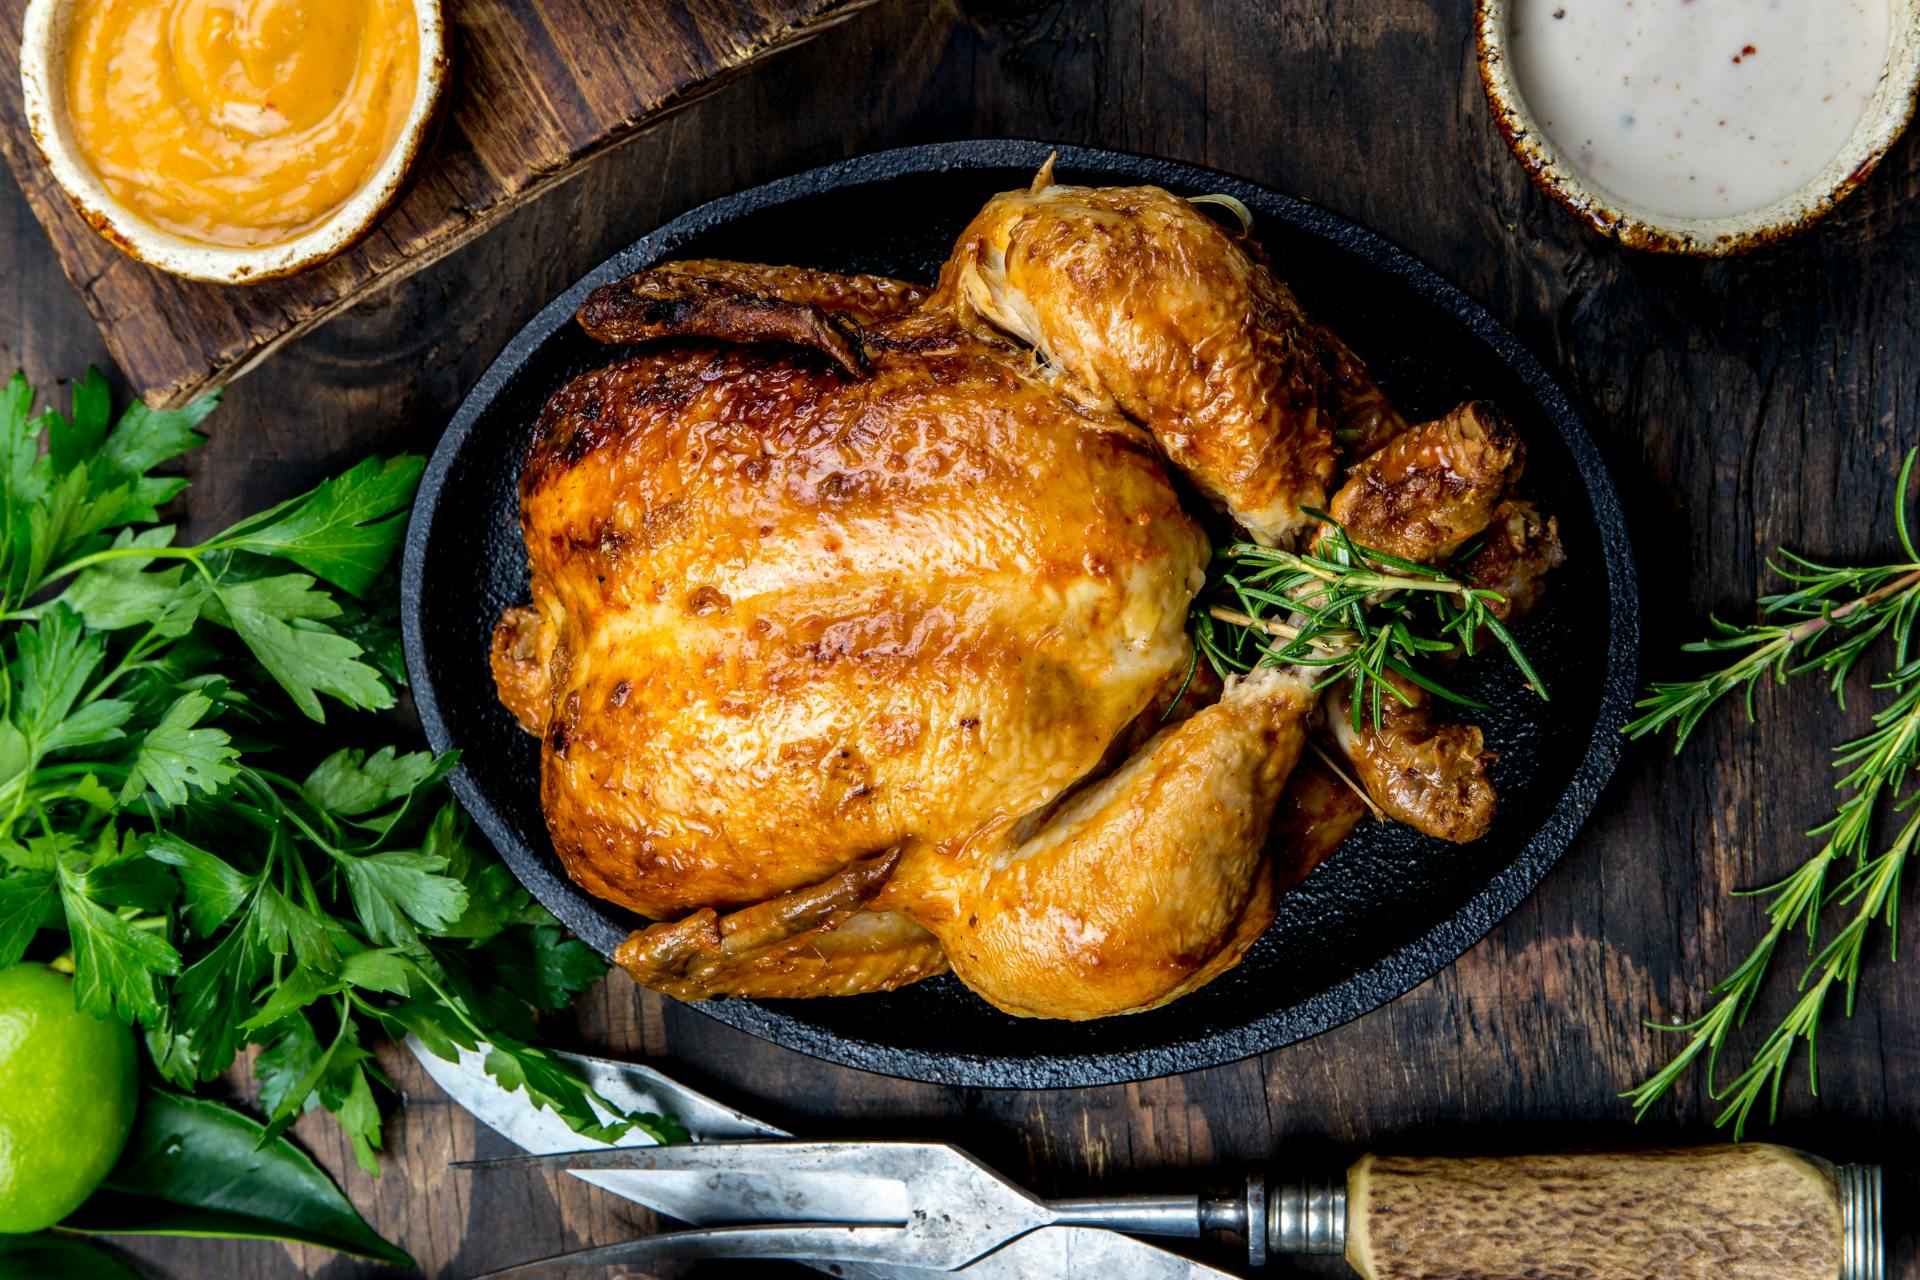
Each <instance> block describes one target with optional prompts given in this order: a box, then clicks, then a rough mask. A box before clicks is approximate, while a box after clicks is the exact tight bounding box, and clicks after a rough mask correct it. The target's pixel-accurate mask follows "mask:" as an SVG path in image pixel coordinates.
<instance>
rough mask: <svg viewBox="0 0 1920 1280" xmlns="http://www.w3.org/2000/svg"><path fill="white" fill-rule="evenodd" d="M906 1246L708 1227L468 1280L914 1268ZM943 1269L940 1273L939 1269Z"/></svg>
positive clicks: (835, 1234) (889, 1240) (854, 1235)
mask: <svg viewBox="0 0 1920 1280" xmlns="http://www.w3.org/2000/svg"><path fill="white" fill-rule="evenodd" d="M912 1254H913V1248H912V1242H911V1241H909V1240H908V1238H907V1235H906V1232H904V1231H903V1230H901V1229H900V1228H899V1227H872V1226H832V1225H826V1224H820V1225H814V1226H805V1227H792V1226H775V1227H713V1228H709V1229H706V1230H700V1231H669V1232H665V1233H663V1234H661V1235H656V1236H644V1237H642V1238H641V1239H638V1240H629V1241H626V1242H625V1243H622V1244H610V1245H603V1246H601V1247H600V1248H597V1249H582V1250H580V1251H579V1252H577V1253H566V1254H561V1255H559V1256H558V1257H553V1258H540V1259H537V1260H535V1261H532V1262H523V1263H520V1264H519V1265H517V1266H512V1267H503V1268H501V1269H500V1270H498V1271H488V1272H485V1273H483V1274H481V1275H477V1276H474V1277H473V1278H472V1280H509V1277H511V1280H533V1277H536V1276H543V1275H548V1274H551V1273H555V1272H559V1271H563V1270H565V1269H566V1268H568V1267H596V1266H615V1265H629V1266H631V1265H639V1264H644V1263H649V1262H663V1261H666V1260H667V1259H670V1258H790V1259H794V1260H796V1261H809V1260H811V1261H835V1262H882V1263H885V1262H896V1261H897V1262H903V1263H905V1264H906V1265H909V1266H911V1265H916V1262H915V1259H914V1258H913V1256H912ZM942 1269H944V1268H942Z"/></svg>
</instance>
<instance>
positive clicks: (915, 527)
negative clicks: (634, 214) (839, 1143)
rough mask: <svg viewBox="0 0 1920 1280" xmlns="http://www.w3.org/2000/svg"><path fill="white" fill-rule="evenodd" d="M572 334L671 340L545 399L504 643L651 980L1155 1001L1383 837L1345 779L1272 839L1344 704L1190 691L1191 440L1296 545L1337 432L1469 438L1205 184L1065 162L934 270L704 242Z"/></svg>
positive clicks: (1223, 492) (1236, 510)
mask: <svg viewBox="0 0 1920 1280" xmlns="http://www.w3.org/2000/svg"><path fill="white" fill-rule="evenodd" d="M580 320H581V323H582V324H583V326H584V327H585V328H586V329H587V330H588V332H589V333H591V334H593V335H594V336H596V337H598V338H600V339H602V340H604V341H608V342H618V343H635V342H651V341H652V340H654V339H662V338H665V339H675V341H673V342H672V343H671V344H668V345H652V346H647V347H642V348H639V349H637V350H635V351H633V352H630V353H628V354H627V355H626V356H625V357H624V358H622V359H619V360H616V361H615V362H614V363H612V364H609V365H608V366H606V367H605V368H602V369H598V370H595V371H593V372H591V373H587V374H584V375H582V376H580V377H578V378H576V379H575V380H574V381H573V382H571V383H569V384H568V385H567V386H565V387H563V388H562V389H561V390H560V391H559V392H557V393H556V394H555V395H554V396H553V398H552V399H551V400H550V401H549V402H548V404H547V406H546V408H545V409H544V411H543V412H542V414H541V415H540V418H539V420H538V421H537V422H536V424H535V426H534V430H533V436H532V441H531V443H530V446H529V449H528V453H527V457H526V462H525V466H524V468H523V470H522V473H521V478H520V500H521V525H522V532H523V534H524V537H525V541H526V546H527V552H528V558H529V562H530V565H531V569H532V577H533V592H532V595H533V603H532V605H531V606H530V607H524V608H519V609H512V610H508V611H507V613H506V614H505V615H504V616H503V617H502V619H501V621H500V624H499V627H498V628H497V630H496V632H495V636H494V643H493V650H492V654H491V661H492V663H493V669H494V674H495V679H496V682H497V684H498V686H499V690H500V695H501V698H502V701H503V702H504V703H505V704H506V705H507V706H508V708H509V709H510V710H512V711H513V713H514V714H515V716H516V718H518V719H519V720H520V722H521V723H522V724H523V725H524V726H526V727H527V728H528V729H529V730H530V731H531V732H535V733H538V734H539V735H540V736H541V738H542V747H541V753H540V758H541V800H542V805H543V807H544V809H545V812H546V818H547V824H548V827H549V830H550V832H551V834H552V837H553V842H554V846H555V848H556V849H557V850H558V852H559V854H560V857H561V858H562V860H563V861H564V862H565V864H566V867H567V870H568V872H569V874H571V875H572V876H573V878H574V879H575V880H576V881H578V882H579V883H580V884H581V885H583V886H584V887H585V888H587V889H588V890H590V891H591V892H593V893H595V894H598V895H600V896H602V897H605V898H608V899H610V900H612V901H615V902H618V903H621V904H623V905H625V906H628V907H630V908H632V909H634V910H636V911H639V912H641V913H642V914H645V915H647V916H650V917H653V918H654V919H655V920H657V921H659V922H660V923H657V924H654V925H652V926H650V927H648V928H646V929H644V930H642V931H640V932H638V933H636V934H635V935H634V936H633V937H632V938H630V939H629V940H628V942H627V943H626V944H625V945H624V946H623V947H622V948H621V949H620V953H619V959H620V962H621V963H622V965H623V966H624V967H626V968H627V969H628V971H629V972H630V973H632V974H633V975H634V976H635V977H636V978H637V979H639V980H640V981H642V982H645V983H647V984H648V985H650V986H653V987H656V988H658V989H660V990H663V991H667V992H669V993H672V994H674V995H677V996H680V997H682V998H686V999H700V998H705V997H707V996H713V995H728V994H732V995H779V996H793V995H809V994H848V993H852V992H858V991H872V990H883V989H887V988H890V987H894V986H898V985H900V984H901V983H905V982H911V981H915V980H917V979H919V978H922V977H925V976H927V975H929V974H932V973H937V972H940V971H942V970H943V969H945V968H946V967H947V966H948V965H949V964H951V966H952V968H953V970H954V971H955V972H956V973H957V974H958V976H959V977H960V978H961V979H962V980H963V981H965V982H966V983H967V984H968V985H970V986H971V987H972V988H973V989H974V990H975V991H977V992H979V993H980V994H981V995H982V996H984V997H985V998H986V999H988V1000H989V1001H991V1002H992V1003H994V1004H995V1005H997V1006H999V1007H1000V1008H1002V1009H1005V1010H1007V1011H1009V1012H1013V1013H1017V1014H1023V1015H1030V1016H1039V1017H1053V1018H1069V1019H1082V1018H1097V1017H1104V1016H1108V1015H1111V1014H1118V1013H1126V1012H1131V1011H1135V1010H1141V1009H1149V1008H1153V1007H1155V1006H1157V1005H1160V1004H1164V1003H1165V1002H1167V1001H1169V1000H1172V999H1175V998H1177V997H1178V996H1180V995H1182V994H1184V993H1185V992H1188V991H1191V990H1193V989H1194V988H1195V987H1197V986H1199V985H1201V984H1203V983H1205V982H1207V981H1209V980H1211V979H1212V978H1214V977H1216V976H1217V975H1219V974H1220V973H1221V972H1223V971H1225V970H1226V969H1228V968H1230V967H1231V966H1233V965H1234V964H1237V963H1238V962H1239V960H1240V958H1241V957H1242V956H1243V955H1244V954H1245V952H1246V950H1247V948H1248V947H1249V946H1251V945H1252V943H1253V942H1254V940H1255V939H1257V938H1258V937H1259V935H1260V934H1261V933H1262V932H1263V931H1264V930H1265V929H1266V927H1267V925H1268V923H1269V922H1270V921H1271V919H1272V916H1273V910H1274V905H1273V904H1274V898H1275V895H1276V894H1277V893H1278V892H1279V891H1281V890H1282V889H1284V888H1285V887H1286V886H1287V885H1289V884H1291V883H1292V881H1293V880H1295V879H1297V878H1298V877H1299V876H1300V875H1304V874H1305V872H1306V871H1307V870H1308V869H1310V868H1311V866H1312V865H1313V864H1314V863H1316V862H1318V861H1319V859H1320V858H1322V857H1324V856H1325V853H1326V851H1327V850H1329V849H1330V848H1331V847H1332V844H1333V843H1337V837H1336V836H1334V835H1333V834H1332V833H1333V832H1334V830H1335V828H1339V829H1340V830H1341V831H1342V832H1344V830H1345V827H1346V826H1350V825H1351V821H1350V815H1349V814H1348V812H1347V806H1345V805H1343V804H1342V803H1341V802H1340V801H1339V799H1338V798H1337V797H1334V796H1332V795H1331V794H1329V793H1328V792H1327V791H1326V788H1325V784H1324V779H1321V778H1319V777H1318V776H1317V775H1315V776H1314V777H1312V778H1309V779H1307V780H1305V781H1303V785H1302V787H1301V789H1300V791H1299V795H1298V797H1297V798H1296V800H1295V801H1294V802H1293V803H1292V808H1291V810H1290V813H1291V814H1292V815H1293V817H1292V819H1290V822H1289V826H1288V831H1289V833H1290V834H1289V835H1288V837H1287V839H1289V840H1297V841H1298V842H1299V844H1300V848H1299V849H1298V850H1283V851H1282V856H1281V857H1280V858H1278V859H1276V858H1275V856H1274V854H1273V850H1272V849H1271V847H1270V840H1269V837H1270V835H1271V831H1272V825H1273V815H1274V811H1275V807H1276V804H1277V803H1278V802H1279V798H1280V796H1281V794H1282V790H1283V787H1284V786H1285V784H1286V782H1287V779H1288V776H1289V774H1290V772H1291V771H1292V770H1293V768H1294V764H1295V761H1296V759H1297V758H1298V756H1299V753H1300V750H1301V745H1302V742H1303V741H1304V738H1305V734H1306V731H1307V726H1308V724H1309V723H1310V721H1311V720H1312V718H1313V716H1314V713H1315V704H1316V702H1317V701H1318V699H1317V696H1316V695H1315V694H1314V692H1313V690H1312V681H1311V678H1310V676H1309V675H1307V674H1304V673H1300V672H1294V671H1289V670H1275V669H1263V670H1258V671H1255V672H1254V673H1252V674H1250V675H1248V676H1245V677H1242V678H1238V679H1236V680H1233V681H1230V682H1229V683H1228V685H1227V687H1226V689H1225V691H1224V693H1222V692H1220V689H1219V686H1218V685H1217V683H1211V682H1209V681H1208V680H1205V679H1202V680H1199V681H1197V682H1194V681H1189V680H1187V679H1186V677H1187V675H1188V670H1189V659H1190V657H1191V653H1192V651H1191V648H1190V645H1189V642H1188V639H1187V635H1186V623H1187V611H1188V607H1189V604H1190V603H1191V601H1192V599H1193V597H1194V594H1195V592H1196V591H1197V590H1198V589H1199V588H1200V586H1201V584H1202V581H1203V574H1202V570H1203V567H1204V565H1205V563H1206V561H1207V557H1208V545H1207V541H1206V538H1205V537H1204V535H1203V534H1202V532H1201V530H1200V527H1199V525H1198V524H1197V523H1196V521H1195V520H1194V519H1193V518H1192V516H1191V515H1189V513H1187V512H1186V511H1185V510H1183V509H1182V506H1181V502H1180V498H1179V496H1178V493H1177V491H1176V489H1175V487H1174V484H1173V483H1172V481H1171V479H1170V476H1169V473H1168V470H1167V462H1168V461H1169V460H1170V461H1171V462H1172V464H1173V465H1174V466H1176V467H1178V468H1179V469H1180V470H1182V471H1184V472H1185V473H1186V475H1187V477H1188V478H1189V479H1191V480H1192V481H1193V482H1194V483H1195V484H1196V485H1197V486H1198V487H1199V488H1200V489H1201V490H1202V491H1203V492H1204V493H1206V494H1207V495H1209V496H1210V497H1211V498H1212V499H1214V500H1215V501H1217V502H1218V503H1220V504H1221V505H1222V506H1224V507H1225V509H1226V510H1227V511H1229V512H1230V513H1231V514H1232V515H1233V516H1234V518H1235V519H1237V520H1239V521H1241V522H1242V524H1244V525H1245V526H1246V527H1247V528H1248V529H1250V530H1251V531H1252V532H1253V533H1254V534H1255V535H1256V536H1258V537H1261V538H1263V539H1266V540H1269V541H1289V542H1292V541H1297V540H1299V539H1300V538H1301V537H1302V536H1303V535H1304V532H1305V531H1306V530H1307V528H1308V527H1309V526H1310V525H1311V522H1312V517H1311V516H1309V515H1308V514H1307V513H1306V511H1305V508H1310V507H1318V506H1321V505H1323V504H1324V503H1325V501H1326V496H1327V492H1328V489H1329V486H1330V485H1331V482H1332V480H1333V476H1334V464H1335V459H1336V448H1335V445H1334V440H1333V430H1334V428H1335V427H1336V426H1342V424H1345V425H1344V426H1343V436H1344V437H1345V438H1348V439H1368V440H1379V441H1383V442H1384V443H1383V444H1382V447H1381V450H1380V452H1382V453H1385V452H1387V451H1390V450H1392V449H1394V448H1395V447H1403V448H1414V449H1416V450H1417V449H1420V448H1424V449H1426V452H1425V453H1424V454H1422V455H1421V457H1423V458H1424V459H1425V460H1426V462H1428V463H1431V462H1432V461H1433V460H1434V459H1435V458H1443V459H1444V460H1451V459H1453V458H1455V457H1456V456H1457V451H1455V452H1448V451H1447V449H1446V448H1443V447H1442V446H1441V444H1438V443H1435V440H1437V439H1438V437H1435V438H1434V439H1429V437H1428V436H1422V435H1420V433H1421V432H1422V431H1425V430H1426V429H1425V428H1414V429H1411V430H1409V429H1407V428H1406V426H1405V423H1404V422H1403V421H1402V420H1401V419H1400V418H1399V416H1398V414H1396V413H1395V412H1394V411H1393V409H1392V406H1391V405H1390V404H1389V403H1387V401H1386V398H1385V397H1384V396H1383V395H1382V394H1381V393H1380V391H1379V389H1378V388H1377V387H1375V386H1374V385H1373V383H1372V381H1371V379H1370V378H1369V377H1368V376H1367V374H1366V370H1365V368H1364V366H1363V365H1362V364H1361V363H1360V361H1359V360H1358V359H1357V357H1355V356H1354V355H1353V353H1352V352H1351V351H1349V350H1347V349H1346V348H1345V346H1344V345H1342V344H1341V343H1340V342H1339V340H1338V339H1337V338H1334V337H1333V336H1332V334H1331V333H1329V332H1327V331H1326V330H1324V329H1322V328H1320V327H1319V326H1317V325H1315V324H1314V323H1313V322H1312V321H1310V320H1309V319H1308V318H1307V317H1306V316H1305V315H1304V314H1303V313H1302V312H1301V311H1300V308H1299V307H1298V305H1297V304H1296V303H1295V302H1294V300H1293V298H1292V296H1291V294H1289V293H1288V292H1287V290H1286V289H1285V288H1284V287H1283V286H1281V285H1280V284H1279V283H1278V282H1277V281H1276V280H1275V279H1274V278H1273V276H1272V275H1271V273H1270V272H1269V271H1268V270H1267V268H1266V266H1265V264H1264V262H1263V261H1262V260H1261V259H1260V258H1259V257H1258V256H1257V255H1256V254H1250V253H1249V252H1248V251H1247V249H1246V248H1245V247H1244V246H1243V245H1242V244H1241V243H1240V242H1239V241H1238V240H1237V239H1236V238H1235V237H1233V236H1231V235H1229V234H1228V233H1227V232H1226V231H1224V230H1223V229H1222V228H1221V227H1220V226H1219V225H1218V224H1217V223H1215V222H1213V221H1212V220H1211V219H1209V218H1208V217H1206V216H1204V215H1202V214H1200V213H1198V212H1197V211H1195V210H1194V208H1193V207H1192V206H1191V205H1190V204H1189V203H1187V202H1186V201H1183V200H1179V199H1177V198H1175V197H1173V196H1171V195H1169V194H1167V193H1166V192H1163V191H1159V190H1157V189H1154V188H1137V189H1102V190H1087V189H1082V188H1070V187H1054V186H1052V185H1051V183H1050V181H1049V174H1048V173H1047V172H1046V171H1043V173H1042V175H1041V178H1040V179H1038V180H1036V183H1035V186H1034V188H1033V189H1032V190H1030V191H1027V192H1018V193H1010V194H1008V195H1005V196H1000V197H996V198H995V199H994V200H993V201H992V202H990V203H989V204H988V205H987V207H986V208H985V209H984V210H983V211H982V212H981V214H980V215H979V217H978V218H976V219H975V221H974V222H973V224H972V225H971V226H970V227H969V228H968V229H967V231H966V232H965V233H964V234H963V235H962V237H961V239H960V242H959V244H958V245H957V246H956V248H955V250H954V254H953V257H952V258H951V259H950V261H949V263H948V265H947V267H946V269H945V270H944V271H943V273H942V276H941V280H940V283H939V285H938V286H937V288H936V289H935V290H934V291H933V292H932V293H931V294H929V293H927V292H926V291H924V290H921V289H918V288H916V287H914V286H911V285H905V284H901V283H899V282H897V281H888V280H883V279H880V278H877V277H869V276H858V277H855V276H836V275H832V274H829V273H824V272H815V271H807V270H803V269H799V268H791V267H756V266H752V265H749V264H741V263H733V262H690V263H679V264H670V265H668V266H664V267H658V268H653V269H650V270H647V271H643V272H640V273H638V274H636V275H634V276H632V277H629V278H628V279H626V280H622V281H619V282H617V283H614V284H610V285H607V286H604V287H603V288H601V289H598V290H596V291H595V292H594V293H593V294H592V295H591V296H590V297H589V298H588V300H587V302H586V303H585V304H584V305H583V306H582V308H581V313H580ZM1466 421H1468V422H1469V423H1470V424H1471V423H1474V422H1478V421H1479V419H1478V418H1477V417H1472V416H1470V417H1469V419H1467V420H1466ZM1456 429H1457V426H1456V427H1450V428H1449V430H1456ZM1483 434H1484V433H1483ZM1406 440H1413V441H1415V443H1414V444H1413V445H1405V446H1403V445H1401V442H1402V441H1406ZM1421 442H1426V443H1424V444H1423V443H1421ZM1516 447H1517V446H1516ZM1436 449H1438V450H1439V452H1437V453H1436V452H1435V450H1436ZM1460 456H1463V455H1460ZM1510 469H1512V470H1517V455H1515V459H1514V460H1513V466H1512V467H1511V468H1510ZM1412 470H1413V471H1418V470H1419V468H1418V467H1413V468H1412ZM1449 493H1451V491H1449ZM1390 496H1391V495H1388V497H1389V498H1390ZM1496 496H1497V495H1496ZM1453 497H1454V498H1456V499H1457V498H1458V497H1459V495H1457V494H1456V495H1453ZM1370 500H1371V499H1370ZM1383 500H1384V499H1383ZM1474 500H1475V501H1477V498H1476V499H1474ZM1488 506H1489V508H1490V506H1491V504H1490V503H1489V504H1488ZM1482 523H1484V520H1483V521H1482ZM1447 528H1448V529H1449V531H1450V530H1451V525H1449V526H1447ZM1449 536H1450V532H1449ZM1170 703H1171V704H1175V705H1173V706H1171V707H1170V706H1169V704H1170ZM1169 712H1170V714H1166V713H1169ZM1303 814H1311V815H1314V816H1313V817H1311V818H1303V817H1302V816H1301V815H1303Z"/></svg>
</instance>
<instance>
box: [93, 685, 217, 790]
mask: <svg viewBox="0 0 1920 1280" xmlns="http://www.w3.org/2000/svg"><path fill="white" fill-rule="evenodd" d="M211 710H213V702H212V700H211V699H209V698H208V697H207V696H206V695H205V694H204V693H201V692H199V691H198V690H192V691H189V692H187V693H183V694H181V695H180V697H179V698H178V699H176V700H175V701H174V704H173V705H172V706H171V707H169V708H167V712H166V714H165V715H163V716H161V717H160V722H159V723H158V724H156V725H154V726H153V728H151V729H149V730H147V733H146V736H145V737H144V738H142V739H141V741H140V750H139V752H138V753H137V754H136V755H135V756H134V758H133V767H132V768H131V769H130V770H129V771H128V773H127V782H126V785H125V786H123V787H121V788H120V803H121V804H126V803H128V802H129V801H131V800H133V799H134V798H135V797H137V796H138V795H139V794H140V793H141V792H142V791H144V790H147V789H148V788H151V789H152V790H153V793H154V794H155V795H157V796H159V797H160V798H161V799H162V800H164V801H165V802H166V803H168V804H170V805H182V804H185V803H186V802H187V791H188V788H193V789H195V790H198V791H203V792H206V793H207V794H208V795H212V794H213V793H214V792H216V791H218V790H219V789H220V788H221V787H223V786H225V785H226V784H227V783H229V782H231V781H232V780H233V777H234V774H235V772H236V769H235V766H234V761H235V760H238V759H239V758H240V753H239V751H238V750H236V749H235V748H234V746H233V739H232V738H230V737H229V736H227V733H226V731H225V730H223V729H196V728H195V727H194V726H195V725H197V724H199V723H200V721H201V720H203V719H205V718H206V715H207V713H208V712H209V711H211Z"/></svg>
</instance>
